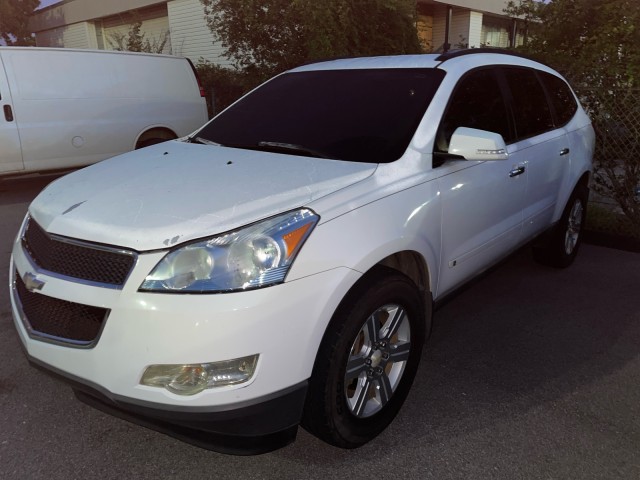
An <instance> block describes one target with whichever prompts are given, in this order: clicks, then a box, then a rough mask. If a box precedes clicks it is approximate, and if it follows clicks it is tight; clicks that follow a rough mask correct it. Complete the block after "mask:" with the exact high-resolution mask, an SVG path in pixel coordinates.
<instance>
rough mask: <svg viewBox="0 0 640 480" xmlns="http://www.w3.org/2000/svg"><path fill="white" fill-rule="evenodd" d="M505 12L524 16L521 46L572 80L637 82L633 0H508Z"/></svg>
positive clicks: (637, 8) (639, 19)
mask: <svg viewBox="0 0 640 480" xmlns="http://www.w3.org/2000/svg"><path fill="white" fill-rule="evenodd" d="M505 12H506V13H507V14H509V15H511V16H517V17H520V18H523V19H524V20H525V21H526V22H528V25H529V27H530V28H529V30H530V38H529V39H528V41H527V43H526V45H525V46H524V47H523V48H522V49H523V50H524V51H525V52H526V53H529V54H531V55H533V56H534V57H537V58H539V59H541V60H543V61H545V62H546V63H549V64H550V65H552V66H554V67H555V68H557V69H558V70H559V71H560V72H561V73H563V74H564V75H565V76H567V77H568V78H569V79H570V80H571V81H572V82H573V83H574V84H576V85H586V86H589V87H608V88H610V87H640V83H639V82H640V49H639V48H638V45H640V5H639V4H638V1H637V0H551V1H550V2H548V3H541V2H538V1H534V0H520V1H518V2H515V1H510V2H509V3H508V6H507V8H506V9H505Z"/></svg>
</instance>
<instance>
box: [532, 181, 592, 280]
mask: <svg viewBox="0 0 640 480" xmlns="http://www.w3.org/2000/svg"><path fill="white" fill-rule="evenodd" d="M588 199H589V189H588V187H587V186H586V185H578V186H577V187H576V189H575V190H574V191H573V193H572V194H571V197H570V198H569V201H568V202H567V205H566V206H565V208H564V211H563V212H562V217H560V221H559V222H558V223H557V225H556V226H555V227H554V229H553V231H552V233H551V237H550V239H549V241H548V243H547V244H545V245H544V246H535V247H534V248H533V258H534V260H535V261H536V262H538V263H541V264H543V265H549V266H551V267H556V268H565V267H568V266H569V265H571V264H572V263H573V261H574V260H575V258H576V255H577V254H578V249H579V248H580V244H581V243H582V230H583V228H584V223H585V218H586V215H587V201H588Z"/></svg>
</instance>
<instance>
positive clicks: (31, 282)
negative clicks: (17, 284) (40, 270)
mask: <svg viewBox="0 0 640 480" xmlns="http://www.w3.org/2000/svg"><path fill="white" fill-rule="evenodd" d="M22 281H23V282H24V286H25V287H27V290H29V291H30V292H33V291H35V290H42V287H44V282H43V281H42V280H38V278H37V277H36V276H35V275H34V274H33V273H31V272H27V273H25V274H24V275H23V277H22Z"/></svg>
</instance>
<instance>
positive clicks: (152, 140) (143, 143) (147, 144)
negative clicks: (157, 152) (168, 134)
mask: <svg viewBox="0 0 640 480" xmlns="http://www.w3.org/2000/svg"><path fill="white" fill-rule="evenodd" d="M166 141H167V139H166V138H149V139H148V140H142V141H140V142H138V144H137V145H136V150H139V149H140V148H144V147H150V146H151V145H156V144H158V143H162V142H166Z"/></svg>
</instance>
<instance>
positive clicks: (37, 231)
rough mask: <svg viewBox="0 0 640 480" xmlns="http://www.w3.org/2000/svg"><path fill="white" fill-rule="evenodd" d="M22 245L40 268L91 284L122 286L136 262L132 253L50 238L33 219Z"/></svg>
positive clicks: (55, 237) (29, 223)
mask: <svg viewBox="0 0 640 480" xmlns="http://www.w3.org/2000/svg"><path fill="white" fill-rule="evenodd" d="M22 244H23V246H24V248H25V249H26V251H27V252H28V253H29V255H30V256H31V258H32V259H33V261H34V262H35V263H36V265H38V266H39V267H40V268H42V269H44V270H48V271H50V272H54V273H59V274H61V275H65V276H68V277H73V278H78V279H81V280H87V281H90V282H96V283H104V284H108V285H115V286H122V285H124V282H125V280H126V279H127V277H128V275H129V272H130V271H131V269H132V268H133V264H134V263H135V254H133V252H125V251H117V250H115V249H111V248H108V247H102V246H100V245H95V246H94V245H91V244H85V243H82V242H75V241H73V240H66V239H64V238H61V237H57V236H55V235H53V236H51V235H49V234H48V233H47V232H45V231H44V230H43V229H42V227H40V225H38V224H37V223H36V222H35V221H34V220H33V219H32V218H31V219H29V222H28V224H27V228H26V230H25V233H24V236H23V238H22Z"/></svg>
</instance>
